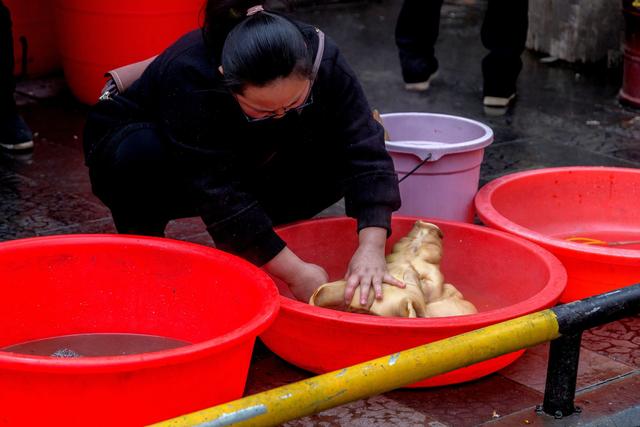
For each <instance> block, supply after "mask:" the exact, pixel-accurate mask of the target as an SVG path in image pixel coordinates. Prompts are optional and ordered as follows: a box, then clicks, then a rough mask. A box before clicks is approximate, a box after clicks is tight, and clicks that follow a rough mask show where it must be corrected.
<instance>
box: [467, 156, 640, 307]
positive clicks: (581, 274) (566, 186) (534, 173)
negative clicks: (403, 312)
mask: <svg viewBox="0 0 640 427" xmlns="http://www.w3.org/2000/svg"><path fill="white" fill-rule="evenodd" d="M638 200H640V170H638V169H623V168H609V167H564V168H549V169H539V170H531V171H526V172H520V173H515V174H511V175H506V176H503V177H501V178H498V179H496V180H494V181H492V182H490V183H488V184H487V185H485V186H484V187H483V188H482V189H481V190H480V191H479V192H478V195H477V196H476V199H475V204H476V209H477V211H478V215H479V217H480V219H482V221H483V222H484V223H485V224H487V225H488V226H490V227H493V228H497V229H499V230H503V231H507V232H509V233H513V234H516V235H518V236H521V237H524V238H526V239H529V240H531V241H533V242H535V243H537V244H539V245H540V246H542V247H544V248H546V249H548V250H549V251H551V252H552V253H553V254H555V255H556V256H557V257H558V258H559V259H560V261H562V263H563V264H564V266H565V267H566V268H567V274H568V282H567V289H566V290H565V292H564V293H563V294H562V296H561V297H560V301H562V302H569V301H574V300H577V299H581V298H586V297H588V296H591V295H597V294H601V293H603V292H608V291H611V290H614V289H618V288H621V287H624V286H627V285H631V284H634V283H637V282H640V245H626V246H597V245H586V244H584V243H574V242H570V241H567V240H566V239H567V238H571V237H588V238H595V239H598V240H602V241H609V242H613V241H635V240H640V211H639V210H638Z"/></svg>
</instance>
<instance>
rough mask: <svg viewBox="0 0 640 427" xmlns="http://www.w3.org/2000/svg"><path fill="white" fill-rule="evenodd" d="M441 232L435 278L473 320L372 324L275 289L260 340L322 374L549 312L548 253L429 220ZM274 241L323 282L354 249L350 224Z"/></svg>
mask: <svg viewBox="0 0 640 427" xmlns="http://www.w3.org/2000/svg"><path fill="white" fill-rule="evenodd" d="M416 219H417V218H414V217H395V218H394V219H393V224H392V227H393V234H392V236H391V237H390V239H389V242H388V244H387V249H388V250H389V251H390V250H391V246H392V245H393V244H394V243H395V242H396V241H397V240H398V239H399V238H401V237H402V236H404V235H406V234H407V233H408V232H409V230H410V229H411V227H412V226H413V224H414V222H415V220H416ZM431 222H433V223H435V224H437V225H438V226H439V227H440V228H441V229H442V231H443V232H444V236H445V237H444V259H443V263H442V266H441V267H442V270H443V273H444V275H445V278H446V280H447V282H450V283H452V284H453V285H455V286H456V287H457V288H458V289H459V290H460V291H461V292H462V293H463V294H464V296H465V298H466V299H468V300H470V301H471V302H473V303H474V304H475V306H476V307H477V308H478V310H479V313H477V314H472V315H467V316H457V317H441V318H428V319H403V318H390V317H377V316H370V315H365V314H356V313H344V312H340V311H334V310H330V309H326V308H321V307H313V306H310V305H308V304H305V303H302V302H299V301H297V300H294V299H292V297H291V294H290V293H289V291H288V288H287V287H286V285H285V284H284V283H278V282H277V285H278V287H279V289H280V293H281V295H282V296H281V298H280V303H281V309H280V313H279V315H278V317H277V319H276V321H275V322H274V323H273V325H272V326H271V327H270V328H269V329H268V330H267V331H266V332H265V333H264V334H263V335H262V336H261V339H262V340H263V341H264V343H265V344H266V345H267V346H268V347H269V348H270V349H271V350H272V351H273V352H274V353H276V354H278V355H279V356H280V357H282V358H283V359H285V360H287V361H288V362H290V363H292V364H294V365H296V366H299V367H301V368H303V369H306V370H309V371H312V372H316V373H325V372H330V371H333V370H336V369H340V368H343V367H345V366H350V365H353V364H357V363H360V362H364V361H367V360H370V359H374V358H377V357H381V356H384V355H387V354H391V353H394V352H398V351H401V350H405V349H408V348H412V347H416V346H418V345H421V344H425V343H429V342H432V341H437V340H440V339H443V338H447V337H451V336H454V335H458V334H461V333H464V332H467V331H471V330H474V329H477V328H480V327H483V326H487V325H491V324H494V323H497V322H501V321H504V320H507V319H511V318H514V317H518V316H522V315H524V314H527V313H531V312H534V311H537V310H541V309H543V308H547V307H550V306H552V305H554V304H555V302H556V301H557V300H558V297H559V296H560V294H561V293H562V291H563V290H564V287H565V284H566V273H565V270H564V268H563V267H562V264H560V262H559V261H558V260H557V259H556V258H555V257H554V256H553V255H551V254H550V253H549V252H548V251H546V250H544V249H542V248H540V247H538V246H536V245H534V244H532V243H531V242H528V241H526V240H524V239H520V238H518V237H515V236H512V235H509V234H507V233H502V232H498V231H495V230H491V229H489V228H486V227H479V226H475V225H471V224H464V223H456V222H445V221H441V220H432V221H431ZM278 233H279V234H280V236H282V238H283V239H284V240H285V241H286V242H287V244H288V245H289V247H290V248H291V249H292V250H293V251H294V252H295V253H296V254H298V255H299V256H300V257H301V258H303V259H304V260H306V261H309V262H313V263H317V264H319V265H321V266H323V267H324V268H325V269H326V270H327V272H328V273H329V276H330V279H331V280H338V279H340V278H342V277H343V276H344V273H345V271H346V268H347V264H348V262H349V260H350V257H351V256H352V255H353V252H354V250H355V249H356V247H357V242H358V240H357V234H356V225H355V221H353V220H351V219H349V218H325V219H315V220H310V221H304V222H299V223H296V224H292V225H288V226H284V227H282V228H280V229H279V230H278ZM523 352H524V351H518V352H515V353H511V354H507V355H504V356H500V357H497V358H494V359H491V360H487V361H484V362H481V363H477V364H475V365H472V366H469V367H465V368H462V369H458V370H455V371H452V372H450V373H447V374H443V375H439V376H437V377H434V378H431V379H428V380H425V381H422V382H420V383H418V384H416V385H415V386H420V387H430V386H439V385H445V384H454V383H460V382H464V381H469V380H473V379H476V378H480V377H482V376H485V375H487V374H490V373H492V372H495V371H497V370H499V369H501V368H503V367H505V366H507V365H508V364H510V363H512V362H513V361H515V360H516V359H517V358H518V357H520V356H521V355H522V354H523Z"/></svg>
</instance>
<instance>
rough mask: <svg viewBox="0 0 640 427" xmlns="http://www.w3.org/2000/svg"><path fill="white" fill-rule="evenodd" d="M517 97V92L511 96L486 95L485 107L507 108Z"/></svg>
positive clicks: (483, 101)
mask: <svg viewBox="0 0 640 427" xmlns="http://www.w3.org/2000/svg"><path fill="white" fill-rule="evenodd" d="M515 98H516V94H515V92H514V93H512V94H511V95H509V96H485V97H484V99H483V100H482V103H483V104H484V106H485V107H497V108H506V107H508V106H509V105H511V103H512V102H513V100H514V99H515Z"/></svg>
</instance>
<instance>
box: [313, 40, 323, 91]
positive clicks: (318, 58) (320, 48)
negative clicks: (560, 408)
mask: <svg viewBox="0 0 640 427" xmlns="http://www.w3.org/2000/svg"><path fill="white" fill-rule="evenodd" d="M316 33H318V52H317V53H316V59H315V61H313V70H311V81H315V79H316V75H318V70H319V69H320V63H321V62H322V55H323V54H324V33H323V32H322V31H321V30H320V29H318V28H316Z"/></svg>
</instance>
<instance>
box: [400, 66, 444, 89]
mask: <svg viewBox="0 0 640 427" xmlns="http://www.w3.org/2000/svg"><path fill="white" fill-rule="evenodd" d="M437 75H438V70H436V71H434V72H433V73H431V75H430V76H429V78H428V79H427V80H425V81H423V82H417V83H405V84H404V88H405V89H406V90H408V91H411V92H424V91H425V90H427V89H429V86H431V80H433V79H434V78H435V77H437Z"/></svg>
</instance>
